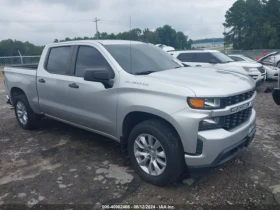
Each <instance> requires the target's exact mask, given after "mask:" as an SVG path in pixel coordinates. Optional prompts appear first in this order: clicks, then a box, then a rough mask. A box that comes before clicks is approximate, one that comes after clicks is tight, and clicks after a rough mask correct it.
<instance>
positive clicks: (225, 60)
mask: <svg viewBox="0 0 280 210" xmlns="http://www.w3.org/2000/svg"><path fill="white" fill-rule="evenodd" d="M211 54H212V55H214V56H215V57H216V58H217V59H219V60H220V62H222V63H228V62H233V61H234V60H233V59H232V58H230V57H228V56H227V55H226V54H224V53H221V52H212V53H211Z"/></svg>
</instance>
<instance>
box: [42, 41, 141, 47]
mask: <svg viewBox="0 0 280 210" xmlns="http://www.w3.org/2000/svg"><path fill="white" fill-rule="evenodd" d="M91 43H92V44H93V43H95V44H96V43H99V44H102V45H117V44H122V45H124V44H144V43H143V42H139V41H129V40H78V41H67V42H56V43H52V44H48V45H47V46H61V45H67V44H69V45H71V44H75V45H76V44H91Z"/></svg>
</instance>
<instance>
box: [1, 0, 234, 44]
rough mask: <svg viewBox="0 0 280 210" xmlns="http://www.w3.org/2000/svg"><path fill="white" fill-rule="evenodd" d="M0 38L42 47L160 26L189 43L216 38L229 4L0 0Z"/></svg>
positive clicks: (225, 0)
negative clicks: (74, 38)
mask: <svg viewBox="0 0 280 210" xmlns="http://www.w3.org/2000/svg"><path fill="white" fill-rule="evenodd" d="M0 2H1V5H0V28H1V32H0V40H3V39H8V38H11V39H17V40H20V41H29V42H31V43H34V44H39V45H44V44H47V43H50V42H53V41H54V39H64V38H65V37H70V38H72V37H76V36H81V37H84V36H89V37H92V36H94V34H95V32H96V31H95V23H94V22H92V20H93V19H94V18H95V17H98V18H99V19H101V21H100V22H98V28H99V31H100V32H107V33H111V32H113V33H117V32H121V31H125V30H129V17H130V16H131V19H132V28H136V27H139V28H141V29H144V28H149V29H151V30H154V29H156V28H157V27H160V26H163V25H164V24H168V25H171V26H172V28H174V29H175V30H177V31H183V32H184V33H185V35H187V36H189V38H191V39H200V38H212V37H222V36H223V35H222V33H223V30H224V28H223V26H222V23H223V22H224V20H225V17H224V16H225V13H226V11H227V10H228V9H229V8H230V7H231V5H232V4H233V3H234V2H235V0H0Z"/></svg>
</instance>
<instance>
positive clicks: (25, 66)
mask: <svg viewBox="0 0 280 210" xmlns="http://www.w3.org/2000/svg"><path fill="white" fill-rule="evenodd" d="M7 67H8V68H9V67H12V68H20V69H27V70H37V68H38V64H20V65H10V66H7Z"/></svg>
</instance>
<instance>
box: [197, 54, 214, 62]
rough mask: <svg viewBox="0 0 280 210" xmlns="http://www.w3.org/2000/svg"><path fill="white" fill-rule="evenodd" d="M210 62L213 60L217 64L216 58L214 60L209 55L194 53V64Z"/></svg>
mask: <svg viewBox="0 0 280 210" xmlns="http://www.w3.org/2000/svg"><path fill="white" fill-rule="evenodd" d="M210 60H214V61H216V62H219V61H218V60H217V58H215V57H214V56H213V55H211V54H210V53H207V52H205V53H196V59H195V62H200V63H209V61H210Z"/></svg>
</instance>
